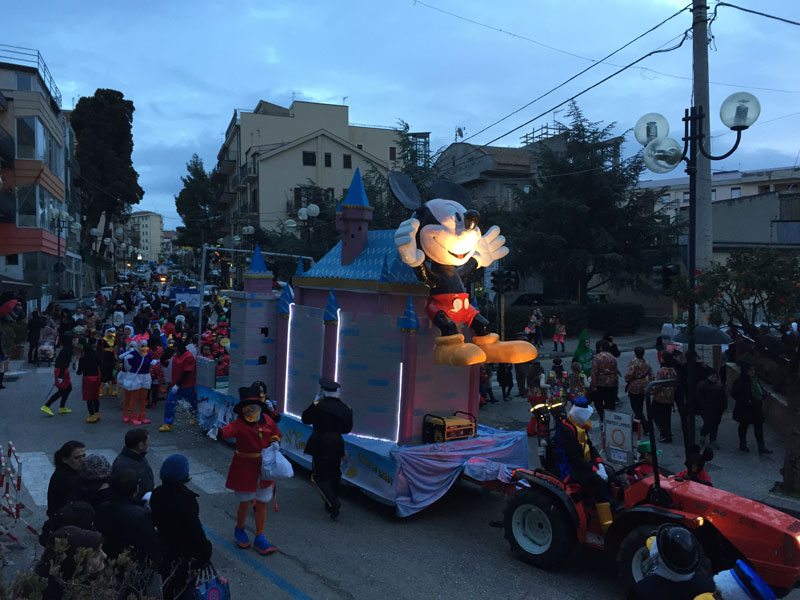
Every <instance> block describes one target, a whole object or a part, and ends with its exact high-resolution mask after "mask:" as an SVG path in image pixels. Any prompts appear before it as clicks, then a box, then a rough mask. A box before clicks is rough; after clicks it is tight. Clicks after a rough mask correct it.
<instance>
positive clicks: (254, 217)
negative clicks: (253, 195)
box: [231, 208, 258, 225]
mask: <svg viewBox="0 0 800 600" xmlns="http://www.w3.org/2000/svg"><path fill="white" fill-rule="evenodd" d="M231 220H232V222H233V223H236V224H240V225H252V224H253V223H255V224H258V211H251V210H250V209H249V208H237V209H236V210H233V211H231Z"/></svg>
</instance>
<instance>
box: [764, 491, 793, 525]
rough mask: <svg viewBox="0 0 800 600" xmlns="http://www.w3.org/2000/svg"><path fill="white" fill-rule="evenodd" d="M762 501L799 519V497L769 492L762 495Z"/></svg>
mask: <svg viewBox="0 0 800 600" xmlns="http://www.w3.org/2000/svg"><path fill="white" fill-rule="evenodd" d="M762 502H763V503H764V504H766V505H767V506H771V507H772V508H774V509H775V510H779V511H781V512H784V513H787V514H790V515H792V516H793V517H794V518H795V519H800V499H797V498H792V497H791V496H784V495H783V494H776V493H774V492H771V493H769V494H767V495H766V496H765V497H764V499H763V500H762Z"/></svg>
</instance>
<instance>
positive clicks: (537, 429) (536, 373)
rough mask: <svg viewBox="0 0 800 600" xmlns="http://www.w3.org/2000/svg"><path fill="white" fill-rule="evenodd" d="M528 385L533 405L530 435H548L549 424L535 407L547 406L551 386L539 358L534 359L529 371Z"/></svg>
mask: <svg viewBox="0 0 800 600" xmlns="http://www.w3.org/2000/svg"><path fill="white" fill-rule="evenodd" d="M526 387H527V388H528V402H529V403H530V405H531V413H533V414H531V420H530V421H529V422H528V428H527V433H528V437H531V436H535V435H538V436H542V437H547V435H548V433H549V432H548V425H547V423H542V422H541V421H540V420H539V418H538V415H539V414H541V413H540V412H538V411H537V409H535V408H534V407H541V408H540V409H539V410H541V409H546V406H543V405H546V404H547V389H548V388H549V387H550V386H548V385H547V376H546V375H545V374H544V368H542V364H541V363H540V362H539V361H538V360H535V361H533V364H532V365H531V368H530V370H529V371H528V382H527V385H526ZM548 420H549V416H548Z"/></svg>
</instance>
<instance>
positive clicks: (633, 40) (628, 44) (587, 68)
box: [464, 8, 686, 142]
mask: <svg viewBox="0 0 800 600" xmlns="http://www.w3.org/2000/svg"><path fill="white" fill-rule="evenodd" d="M685 10H686V8H683V9H681V10H679V11H678V12H676V13H674V14H673V15H671V16H669V17H667V18H666V19H664V20H663V21H661V22H660V23H658V24H657V25H655V26H653V27H651V28H650V29H648V30H647V31H645V32H644V33H642V34H641V35H638V36H636V37H635V38H633V39H632V40H631V41H630V42H628V43H627V44H625V45H623V46H620V47H619V48H617V49H616V50H614V51H613V52H611V53H610V54H608V55H606V56H605V58H602V59H600V60H599V61H594V64H591V65H589V66H588V67H586V68H585V69H583V70H582V71H579V72H578V73H576V74H575V75H573V76H572V77H570V78H569V79H567V80H565V81H563V82H561V83H560V84H558V85H557V86H555V87H554V88H551V89H550V90H548V91H547V92H545V93H544V94H542V95H541V96H539V97H537V98H534V99H533V100H531V101H530V102H528V103H527V104H525V105H524V106H520V107H519V108H518V109H517V110H515V111H513V112H511V113H509V114H507V115H506V116H504V117H503V118H501V119H498V120H497V121H495V122H494V123H492V124H491V125H487V126H486V127H484V128H483V129H481V130H480V131H478V132H477V133H473V134H472V135H471V136H469V137H467V138H465V139H464V141H465V142H466V141H467V140H471V139H472V138H474V137H476V136H478V135H480V134H481V133H483V132H484V131H486V130H487V129H491V128H492V127H494V126H495V125H497V124H499V123H502V122H503V121H505V120H506V119H508V118H509V117H512V116H514V115H515V114H517V113H519V112H521V111H523V110H525V109H526V108H528V107H529V106H530V105H531V104H534V103H535V102H537V101H539V100H541V99H542V98H544V97H545V96H548V95H550V94H552V93H553V92H555V91H556V90H558V89H559V88H562V87H564V86H565V85H567V84H568V83H569V82H571V81H573V80H575V79H577V78H578V77H580V76H581V75H583V74H584V73H586V72H587V71H589V70H591V69H593V68H594V67H596V66H597V65H599V64H601V63H602V62H603V61H605V60H606V59H607V58H610V57H611V56H614V55H615V54H617V53H618V52H621V51H622V50H624V49H625V48H627V47H628V46H630V45H631V44H633V43H634V42H636V41H638V40H640V39H641V38H643V37H644V36H646V35H647V34H648V33H651V32H653V31H655V30H656V29H658V28H659V27H661V26H662V25H663V24H664V23H666V22H667V21H669V20H670V19H673V18H675V17H676V16H678V15H679V14H681V13H682V12H684V11H685Z"/></svg>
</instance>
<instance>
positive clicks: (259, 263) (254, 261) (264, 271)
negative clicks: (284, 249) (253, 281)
mask: <svg viewBox="0 0 800 600" xmlns="http://www.w3.org/2000/svg"><path fill="white" fill-rule="evenodd" d="M248 273H249V274H255V275H271V273H270V270H269V269H268V268H267V264H266V263H265V262H264V257H263V256H262V255H261V248H259V247H258V244H256V249H255V250H253V256H252V258H251V259H250V266H249V267H248V269H247V271H246V272H245V274H248Z"/></svg>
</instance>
